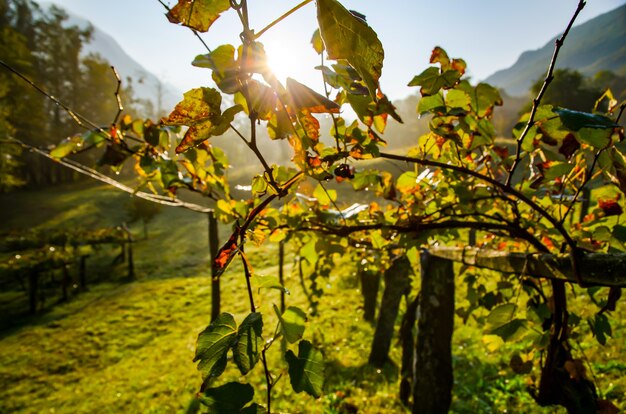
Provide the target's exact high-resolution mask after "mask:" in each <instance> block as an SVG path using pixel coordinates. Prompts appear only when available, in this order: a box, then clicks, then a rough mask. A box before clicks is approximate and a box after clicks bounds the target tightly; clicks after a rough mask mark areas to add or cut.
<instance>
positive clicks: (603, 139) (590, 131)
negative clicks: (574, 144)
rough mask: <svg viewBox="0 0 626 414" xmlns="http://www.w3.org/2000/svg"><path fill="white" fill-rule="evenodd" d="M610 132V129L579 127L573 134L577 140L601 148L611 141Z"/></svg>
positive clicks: (611, 132)
mask: <svg viewBox="0 0 626 414" xmlns="http://www.w3.org/2000/svg"><path fill="white" fill-rule="evenodd" d="M612 134H613V130H611V129H598V128H581V129H580V130H579V131H578V132H576V134H575V136H576V140H577V141H578V142H581V143H583V144H587V145H591V146H592V147H594V148H595V149H603V148H606V147H607V146H608V145H609V144H610V143H611V135H612Z"/></svg>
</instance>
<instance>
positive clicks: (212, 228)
mask: <svg viewBox="0 0 626 414" xmlns="http://www.w3.org/2000/svg"><path fill="white" fill-rule="evenodd" d="M208 217H209V253H210V255H211V321H214V320H215V319H216V318H217V317H218V316H219V314H220V307H221V304H220V301H221V295H220V279H219V277H217V269H216V267H215V257H216V256H217V251H218V249H219V234H218V229H217V219H216V218H215V212H213V211H210V212H209V214H208Z"/></svg>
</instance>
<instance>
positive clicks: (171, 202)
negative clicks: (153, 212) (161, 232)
mask: <svg viewBox="0 0 626 414" xmlns="http://www.w3.org/2000/svg"><path fill="white" fill-rule="evenodd" d="M9 141H10V142H12V143H15V144H16V145H19V146H21V147H22V148H24V149H27V150H29V151H32V152H34V153H36V154H39V155H42V156H44V157H46V158H48V159H51V160H53V161H54V162H58V163H59V164H61V165H63V166H64V167H67V168H70V169H72V170H74V171H76V172H78V173H80V174H83V175H85V176H87V177H90V178H93V179H95V180H98V181H100V182H102V183H105V184H108V185H110V186H113V187H115V188H117V189H118V190H122V191H124V192H126V193H128V194H131V195H133V196H136V197H139V198H143V199H144V200H147V201H151V202H153V203H157V204H163V205H166V206H171V207H182V208H185V209H187V210H191V211H196V212H199V213H208V212H211V211H213V209H211V208H208V207H204V206H201V205H198V204H194V203H188V202H186V201H183V200H180V199H178V198H176V197H166V196H162V195H157V194H151V193H146V192H143V191H136V190H135V189H134V188H131V187H128V186H127V185H124V184H122V183H120V182H119V181H116V180H114V179H112V178H111V177H108V176H107V175H105V174H102V173H101V172H99V171H97V170H94V169H93V168H89V167H86V166H84V165H82V164H80V163H78V162H76V161H73V160H70V159H68V158H61V159H59V158H55V157H53V156H51V155H50V153H49V152H47V151H45V150H42V149H41V148H37V147H35V146H33V145H29V144H26V143H24V142H22V141H19V140H17V139H15V138H9Z"/></svg>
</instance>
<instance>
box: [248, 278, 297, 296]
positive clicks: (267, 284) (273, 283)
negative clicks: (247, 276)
mask: <svg viewBox="0 0 626 414" xmlns="http://www.w3.org/2000/svg"><path fill="white" fill-rule="evenodd" d="M253 280H254V285H255V286H256V287H257V289H259V290H260V289H276V290H281V291H283V292H285V293H289V291H288V290H287V289H285V287H284V286H283V285H281V284H280V282H279V281H278V278H277V277H275V276H261V275H255V276H254V277H253Z"/></svg>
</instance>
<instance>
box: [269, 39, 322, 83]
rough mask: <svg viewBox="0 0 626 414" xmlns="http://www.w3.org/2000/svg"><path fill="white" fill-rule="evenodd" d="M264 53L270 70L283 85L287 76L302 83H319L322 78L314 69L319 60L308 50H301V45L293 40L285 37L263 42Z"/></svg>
mask: <svg viewBox="0 0 626 414" xmlns="http://www.w3.org/2000/svg"><path fill="white" fill-rule="evenodd" d="M306 52H309V53H306ZM265 54H266V56H267V64H268V66H269V68H270V70H271V71H272V72H273V73H274V76H276V78H277V79H278V80H279V81H280V82H281V83H282V84H283V85H284V84H285V81H286V79H287V78H293V79H296V80H298V81H299V82H302V83H307V82H317V83H320V81H321V79H322V77H321V74H320V72H319V71H318V70H316V69H315V66H317V65H319V64H320V63H319V61H316V59H315V56H311V55H312V54H311V53H310V51H308V50H306V51H302V47H301V46H300V47H298V46H296V44H295V42H294V41H293V40H290V39H288V38H287V39H280V40H278V39H277V40H275V41H272V42H268V43H266V44H265ZM313 55H314V53H313Z"/></svg>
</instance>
